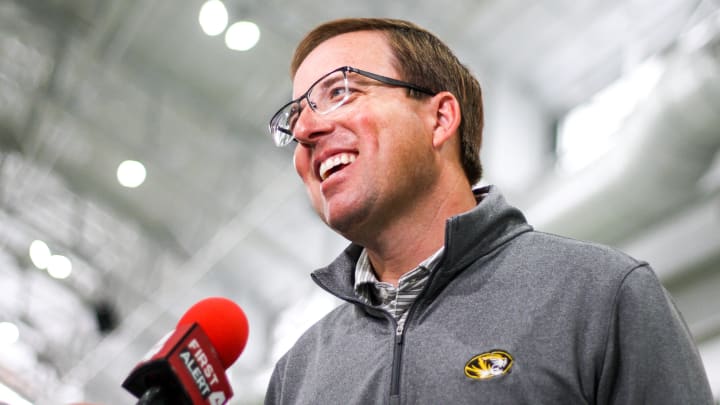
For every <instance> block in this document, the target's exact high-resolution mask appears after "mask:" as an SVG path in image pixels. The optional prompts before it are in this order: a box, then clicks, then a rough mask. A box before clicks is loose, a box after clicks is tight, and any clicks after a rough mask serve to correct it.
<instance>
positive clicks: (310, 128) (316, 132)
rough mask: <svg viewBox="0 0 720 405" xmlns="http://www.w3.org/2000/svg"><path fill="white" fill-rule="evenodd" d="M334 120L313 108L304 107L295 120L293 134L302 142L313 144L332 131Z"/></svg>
mask: <svg viewBox="0 0 720 405" xmlns="http://www.w3.org/2000/svg"><path fill="white" fill-rule="evenodd" d="M332 127H333V126H332V121H331V120H328V119H326V118H325V117H324V116H322V115H320V114H318V113H316V112H315V111H313V110H312V109H311V108H309V107H307V106H306V108H303V109H302V110H301V111H300V115H298V117H297V120H296V121H295V126H294V128H293V136H294V137H295V139H296V140H297V141H298V142H299V143H301V144H305V145H308V144H313V143H315V142H317V141H318V138H319V137H321V136H323V135H326V134H328V133H330V132H331V131H332Z"/></svg>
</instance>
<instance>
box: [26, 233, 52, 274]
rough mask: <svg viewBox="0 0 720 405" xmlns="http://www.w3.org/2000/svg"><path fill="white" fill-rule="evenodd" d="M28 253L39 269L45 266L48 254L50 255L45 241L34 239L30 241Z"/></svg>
mask: <svg viewBox="0 0 720 405" xmlns="http://www.w3.org/2000/svg"><path fill="white" fill-rule="evenodd" d="M29 254H30V261H32V264H33V265H35V267H37V268H38V269H40V270H44V269H45V268H47V266H48V261H49V260H50V256H52V253H50V248H49V247H48V245H47V243H45V242H43V241H41V240H34V241H32V243H30V249H29Z"/></svg>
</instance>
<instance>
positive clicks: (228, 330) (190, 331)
mask: <svg viewBox="0 0 720 405" xmlns="http://www.w3.org/2000/svg"><path fill="white" fill-rule="evenodd" d="M248 332H249V330H248V321H247V318H246V317H245V313H244V312H243V310H242V309H241V308H240V307H239V306H238V305H237V304H235V303H234V302H233V301H231V300H229V299H227V298H222V297H210V298H205V299H203V300H201V301H199V302H197V303H196V304H194V305H193V306H192V307H190V309H188V311H187V312H186V313H185V315H183V316H182V318H180V321H179V322H178V324H177V326H176V327H175V330H174V331H172V332H170V333H168V334H167V335H166V336H165V337H164V338H162V339H160V341H159V342H158V343H156V344H155V346H154V347H153V348H152V349H150V352H149V353H148V354H147V355H145V357H144V358H143V359H142V360H141V361H140V363H138V365H137V366H135V368H134V369H133V370H132V372H131V373H130V375H129V376H128V377H127V378H126V379H125V381H124V382H123V383H122V387H123V388H125V389H126V390H128V391H130V393H131V394H133V395H134V396H135V397H136V398H139V400H138V402H137V405H223V404H225V403H226V402H227V401H228V400H229V399H230V398H231V397H232V395H233V391H232V388H231V387H230V383H229V381H228V379H227V376H226V375H225V370H226V369H227V368H229V367H230V366H231V365H232V364H233V363H234V362H235V360H237V358H238V356H240V353H242V351H243V349H244V348H245V344H246V343H247V338H248Z"/></svg>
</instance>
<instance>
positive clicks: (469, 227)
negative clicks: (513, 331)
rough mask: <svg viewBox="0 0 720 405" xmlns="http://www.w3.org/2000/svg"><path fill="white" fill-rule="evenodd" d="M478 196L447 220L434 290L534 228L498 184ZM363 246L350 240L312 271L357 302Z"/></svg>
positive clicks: (323, 284) (335, 291)
mask: <svg viewBox="0 0 720 405" xmlns="http://www.w3.org/2000/svg"><path fill="white" fill-rule="evenodd" d="M473 192H474V193H475V196H476V198H477V199H478V200H479V202H478V204H477V206H475V208H474V209H472V210H470V211H468V212H465V213H463V214H460V215H457V216H454V217H451V218H449V219H448V220H447V222H446V224H445V255H444V257H443V258H442V260H441V262H440V263H439V265H438V268H437V271H436V273H437V274H435V275H434V277H433V279H432V282H431V283H429V284H431V285H429V286H428V288H429V289H431V290H437V289H438V288H442V287H443V286H444V285H445V284H446V283H447V282H448V281H449V280H451V279H452V278H454V277H455V275H457V273H459V272H461V271H462V270H464V269H465V268H466V267H467V266H468V265H469V264H471V263H472V262H474V261H476V260H477V259H479V258H481V257H483V256H484V255H486V254H488V253H489V252H491V251H493V250H494V249H496V248H497V247H499V246H501V245H503V244H504V243H506V242H508V241H509V240H511V239H513V238H515V237H517V236H518V235H520V234H522V233H524V232H527V231H530V230H532V227H531V226H530V225H528V224H527V222H526V221H525V217H524V215H523V214H522V212H520V210H518V209H517V208H515V207H513V206H510V205H509V204H508V203H507V202H506V201H505V198H504V197H503V196H502V194H501V193H500V191H499V190H498V189H497V187H495V186H487V187H482V188H478V189H476V190H473ZM362 249H363V248H362V246H359V245H356V244H350V245H349V246H348V247H347V248H346V249H345V250H344V251H343V252H342V253H341V254H340V255H339V256H338V257H337V258H336V259H335V260H334V261H333V262H332V263H330V265H328V266H327V267H323V268H320V269H318V270H316V271H314V272H313V273H312V278H313V280H314V281H315V282H316V283H317V284H318V285H319V286H320V287H322V288H324V289H325V290H327V291H328V292H330V293H332V294H334V295H337V296H338V297H339V298H342V299H344V300H347V301H352V302H358V301H359V300H358V299H357V298H356V297H355V294H354V292H353V285H354V282H353V277H354V272H355V263H356V262H357V259H358V257H359V256H360V253H361V252H362Z"/></svg>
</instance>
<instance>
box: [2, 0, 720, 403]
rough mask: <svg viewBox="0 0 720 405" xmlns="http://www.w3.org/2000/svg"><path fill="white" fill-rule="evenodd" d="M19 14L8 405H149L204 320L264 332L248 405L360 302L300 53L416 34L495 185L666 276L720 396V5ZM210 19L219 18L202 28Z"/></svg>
mask: <svg viewBox="0 0 720 405" xmlns="http://www.w3.org/2000/svg"><path fill="white" fill-rule="evenodd" d="M444 3H445V4H443V5H440V4H439V2H437V1H430V0H416V1H394V2H386V1H383V0H365V1H354V2H352V1H351V2H328V1H324V2H322V1H321V2H319V1H310V0H296V1H293V2H287V1H285V0H264V1H260V0H227V1H225V2H224V3H221V2H220V1H218V0H214V1H210V2H208V3H207V4H205V3H204V2H203V1H201V0H187V1H171V0H122V1H120V0H116V1H110V0H0V228H1V229H0V402H2V401H5V402H7V403H10V404H13V405H17V404H28V403H34V404H59V403H68V402H73V401H80V400H86V401H92V402H98V403H104V404H131V403H135V402H134V400H133V397H132V396H130V394H128V393H127V392H125V391H124V390H123V389H122V388H121V387H120V384H121V382H122V381H123V379H124V378H125V377H126V376H127V375H128V373H129V372H130V370H131V369H132V367H133V366H134V365H135V364H136V363H137V362H138V361H139V359H140V358H141V357H142V356H143V355H144V354H145V353H146V352H147V351H148V350H149V349H150V347H152V346H153V344H154V343H155V342H157V341H158V340H159V339H160V338H161V337H162V336H164V335H165V334H166V333H167V332H168V331H170V330H172V329H173V328H174V326H175V323H176V322H177V321H178V319H179V318H180V316H181V315H182V314H183V313H184V312H185V311H186V310H187V308H188V307H189V306H190V305H192V304H193V303H194V302H196V301H197V300H199V299H201V298H204V297H208V296H217V295H220V296H226V297H229V298H231V299H233V300H235V301H236V302H237V303H238V304H239V305H241V306H242V307H243V308H244V310H245V312H246V313H247V316H248V318H249V321H250V326H251V331H250V339H249V342H248V345H247V348H246V349H245V352H244V353H243V354H242V356H241V357H240V359H239V360H238V361H237V362H236V363H235V365H234V366H233V367H232V368H231V369H230V371H229V373H230V376H231V380H232V384H233V387H234V390H235V397H234V398H233V399H232V401H231V402H230V403H231V404H259V403H261V402H262V398H263V396H264V391H265V386H266V384H267V381H268V379H269V375H270V372H271V370H272V366H273V364H274V362H275V361H276V360H277V358H278V357H279V356H280V355H281V354H282V353H284V352H285V351H286V350H287V349H288V347H289V346H290V345H291V344H292V343H293V342H294V341H295V339H296V338H297V337H298V336H299V334H301V333H302V332H303V331H304V330H305V328H307V326H309V325H310V324H311V323H312V322H313V321H314V320H316V319H318V318H319V317H320V316H322V315H323V314H324V313H325V312H327V311H328V310H329V309H331V308H332V307H333V306H334V305H336V304H337V302H336V301H335V300H334V299H333V298H331V297H330V296H329V295H328V294H327V293H325V292H323V291H321V290H320V289H318V288H315V287H314V285H313V284H312V282H311V280H310V278H309V273H310V271H311V270H313V269H314V268H316V267H319V266H321V265H324V264H326V263H327V262H329V261H330V260H331V259H332V258H334V257H335V256H336V255H337V254H338V252H339V251H340V250H341V249H342V248H343V247H344V246H345V244H346V241H344V240H342V238H340V237H339V236H337V235H336V234H334V233H332V232H331V231H329V230H328V229H326V228H325V227H324V226H323V225H322V224H321V222H320V221H319V220H318V219H316V217H315V214H314V213H313V211H312V209H311V208H310V205H309V203H308V201H307V198H306V196H305V192H304V189H303V188H302V186H301V183H300V181H299V179H298V178H297V176H296V175H295V173H294V170H293V168H292V158H291V156H292V151H291V149H290V148H288V149H277V148H275V147H274V146H273V145H272V142H271V141H270V140H269V139H268V137H267V131H266V125H267V121H268V119H269V117H270V115H271V114H272V113H274V112H275V110H276V109H277V108H278V107H279V106H281V105H282V104H283V103H285V102H286V101H287V100H289V98H290V95H291V83H290V80H289V78H288V73H287V72H288V65H289V59H290V55H291V53H292V50H293V48H294V45H295V44H296V43H297V42H298V40H299V39H300V38H301V37H302V35H303V34H304V33H305V32H307V31H308V30H309V29H311V28H312V27H313V26H315V25H316V24H317V23H319V22H322V21H325V20H328V19H331V18H336V17H344V16H383V17H399V18H406V19H410V20H412V21H415V22H417V23H419V24H420V25H422V26H424V27H426V28H428V29H429V30H431V31H433V32H435V33H436V34H437V35H438V36H440V37H441V38H442V39H443V40H445V41H446V42H447V43H448V44H449V45H450V47H451V48H453V49H454V50H455V51H456V53H457V54H458V56H459V58H460V59H461V60H462V61H463V62H464V63H465V64H467V65H468V66H469V67H470V68H471V70H472V71H473V72H475V73H476V74H477V76H478V77H479V79H480V82H481V84H482V85H483V88H484V92H485V100H486V105H487V107H486V108H487V126H486V130H485V139H484V145H483V151H482V157H483V162H484V165H485V170H486V175H485V179H484V180H483V182H484V183H492V184H497V185H499V186H500V188H501V190H502V191H503V192H504V193H505V194H506V196H507V197H508V199H509V200H510V202H511V203H513V204H515V205H517V206H519V207H521V208H522V209H523V210H524V211H525V212H526V214H527V216H528V218H529V221H530V222H531V223H532V224H533V225H535V227H536V228H538V229H540V230H544V231H550V232H557V233H562V234H565V235H569V236H573V237H577V238H582V239H588V240H593V241H597V242H602V243H606V244H610V245H612V246H615V247H617V248H620V249H622V250H625V251H627V252H628V253H630V254H631V255H633V256H635V257H637V258H640V259H644V260H648V261H649V262H651V264H652V265H653V267H654V268H655V270H656V271H657V273H658V274H659V276H660V278H661V280H662V281H663V283H664V284H665V285H666V287H667V288H668V289H669V291H670V292H671V293H672V295H673V296H674V298H675V300H676V302H677V304H678V306H679V308H680V310H681V311H682V312H683V314H684V316H685V318H686V320H687V323H688V325H689V328H690V330H691V331H692V333H693V335H694V337H695V339H696V340H697V342H698V345H699V348H700V351H701V355H702V356H703V360H704V362H705V367H706V369H707V372H708V374H709V376H710V379H711V382H712V385H713V390H714V393H715V396H716V397H720V271H718V270H719V269H720V153H719V151H720V13H719V12H718V9H720V0H663V1H655V0H622V1H620V0H605V1H601V0H543V1H539V2H526V1H522V0H454V1H447V2H444ZM201 10H203V11H202V13H201Z"/></svg>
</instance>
